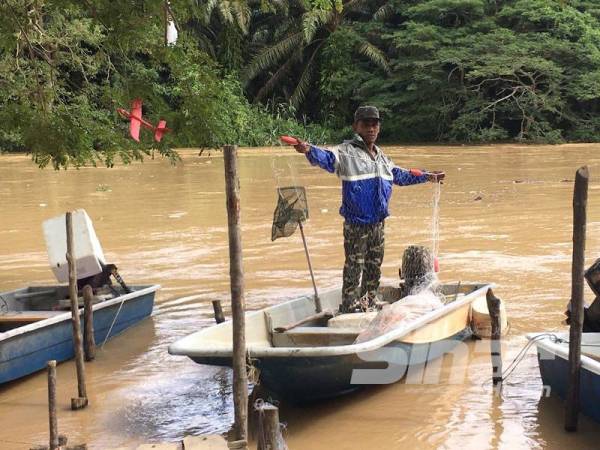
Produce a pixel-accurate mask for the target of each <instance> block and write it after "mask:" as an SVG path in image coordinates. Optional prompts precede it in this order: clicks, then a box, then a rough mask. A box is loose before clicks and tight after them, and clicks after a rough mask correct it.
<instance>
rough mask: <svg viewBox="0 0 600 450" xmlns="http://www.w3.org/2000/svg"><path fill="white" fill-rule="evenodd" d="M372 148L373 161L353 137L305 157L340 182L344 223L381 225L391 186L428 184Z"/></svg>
mask: <svg viewBox="0 0 600 450" xmlns="http://www.w3.org/2000/svg"><path fill="white" fill-rule="evenodd" d="M375 148H376V150H377V155H376V156H375V158H374V159H373V158H372V157H371V155H370V154H369V152H368V151H367V149H366V145H365V143H364V141H363V140H362V139H361V138H360V136H356V137H355V138H354V139H352V140H349V141H344V142H343V143H342V144H340V145H338V146H335V147H333V148H332V149H330V150H327V149H322V148H319V147H316V146H314V145H311V146H310V150H309V151H308V152H307V153H306V158H307V159H308V160H309V161H310V163H311V164H312V165H314V166H319V167H321V168H322V169H325V170H327V171H328V172H331V173H335V174H336V175H337V176H338V178H340V179H341V180H342V206H341V208H340V214H341V215H342V216H343V217H344V219H346V221H347V222H350V223H354V224H360V225H368V224H373V223H377V222H381V221H382V220H383V219H385V218H386V217H387V216H388V215H389V212H388V203H389V201H390V197H391V195H392V184H398V185H400V186H408V185H411V184H418V183H424V182H426V181H427V175H420V176H416V175H412V174H411V173H410V172H409V171H408V170H406V169H402V168H400V167H397V166H396V165H394V163H393V162H392V160H391V159H390V158H388V157H387V156H386V155H384V154H383V152H382V151H381V149H380V148H379V147H377V146H376V147H375Z"/></svg>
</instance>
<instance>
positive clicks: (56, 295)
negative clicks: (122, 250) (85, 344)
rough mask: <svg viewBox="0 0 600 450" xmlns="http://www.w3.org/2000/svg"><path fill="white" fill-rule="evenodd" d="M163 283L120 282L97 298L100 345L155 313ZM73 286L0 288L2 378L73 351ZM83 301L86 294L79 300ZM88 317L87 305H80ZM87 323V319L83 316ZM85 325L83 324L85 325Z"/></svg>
mask: <svg viewBox="0 0 600 450" xmlns="http://www.w3.org/2000/svg"><path fill="white" fill-rule="evenodd" d="M159 288H160V286H159V285H146V286H130V289H131V291H132V292H130V293H125V291H124V290H123V289H122V288H121V287H116V288H114V289H115V290H116V294H114V293H113V294H107V295H105V296H102V295H96V296H95V298H94V304H93V311H94V337H95V340H96V343H97V344H98V345H100V344H101V343H103V342H104V341H105V339H107V336H108V338H111V337H113V336H115V335H117V334H119V333H121V332H122V331H123V330H125V329H127V328H129V327H130V326H132V325H135V324H136V323H138V322H139V321H140V320H142V319H144V318H146V317H148V316H150V314H151V313H152V308H153V305H154V295H155V292H156V291H157V290H158V289H159ZM68 291H69V287H68V286H64V285H60V286H38V287H26V288H22V289H17V290H14V291H10V292H2V293H0V384H2V383H6V382H9V381H12V380H16V379H18V378H21V377H23V376H25V375H29V374H31V373H34V372H36V371H38V370H41V369H43V368H45V367H46V363H47V362H48V361H49V360H52V359H55V360H57V361H65V360H67V359H70V358H72V357H73V356H74V350H73V334H72V324H71V311H70V309H69V306H68V305H69V304H70V303H69V300H68V298H69V294H68ZM80 303H81V300H80ZM79 313H80V317H83V309H80V310H79ZM82 323H83V322H82ZM82 329H83V326H82Z"/></svg>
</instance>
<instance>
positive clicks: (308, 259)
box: [298, 221, 323, 313]
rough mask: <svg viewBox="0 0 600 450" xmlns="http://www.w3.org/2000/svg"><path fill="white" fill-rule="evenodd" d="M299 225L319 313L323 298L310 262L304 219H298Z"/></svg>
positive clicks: (316, 307) (321, 308)
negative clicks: (318, 289)
mask: <svg viewBox="0 0 600 450" xmlns="http://www.w3.org/2000/svg"><path fill="white" fill-rule="evenodd" d="M298 225H299V226H300V234H301V235H302V243H303V244H304V252H305V253H306V260H307V261H308V270H309V271H310V279H311V280H312V285H313V289H314V290H315V309H316V311H317V312H318V313H320V312H321V311H323V307H322V306H321V299H320V298H319V293H318V292H317V284H316V283H315V276H314V274H313V269H312V264H311V263H310V254H309V253H308V246H307V245H306V238H305V237H304V226H302V221H298Z"/></svg>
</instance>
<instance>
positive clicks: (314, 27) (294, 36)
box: [243, 0, 389, 108]
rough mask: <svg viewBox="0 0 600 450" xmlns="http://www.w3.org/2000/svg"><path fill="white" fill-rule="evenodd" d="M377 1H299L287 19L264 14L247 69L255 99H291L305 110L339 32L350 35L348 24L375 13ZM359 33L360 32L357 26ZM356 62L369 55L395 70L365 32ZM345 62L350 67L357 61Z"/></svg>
mask: <svg viewBox="0 0 600 450" xmlns="http://www.w3.org/2000/svg"><path fill="white" fill-rule="evenodd" d="M375 3H377V2H367V1H361V0H343V1H342V0H316V1H313V2H311V3H308V2H304V1H298V2H295V3H294V5H290V8H289V13H288V15H287V16H285V17H281V16H271V17H267V18H263V20H261V21H260V22H259V23H258V24H257V25H256V26H254V27H253V28H252V29H251V33H252V36H253V42H254V44H255V47H256V48H257V50H256V55H255V56H254V57H253V58H252V59H251V60H250V62H249V64H248V65H247V66H246V68H245V71H244V73H243V76H244V80H245V81H246V83H247V86H248V89H249V91H250V92H251V95H252V96H254V98H255V100H258V101H264V100H265V99H267V98H269V97H270V98H271V99H273V101H274V102H275V103H277V102H288V101H289V102H290V104H291V105H292V107H293V108H299V107H300V106H301V105H302V104H303V102H304V101H305V100H306V99H307V97H309V95H310V92H316V91H317V90H316V89H315V88H316V86H317V83H318V81H319V79H321V80H323V78H324V76H323V74H321V76H319V74H320V72H321V68H322V66H323V60H324V59H325V56H323V54H324V53H327V49H328V47H329V48H330V49H331V48H332V45H333V46H335V44H333V42H334V41H336V34H338V33H342V34H343V35H344V36H347V31H348V27H352V25H353V24H355V23H356V22H360V21H366V20H368V19H370V17H371V16H372V9H373V6H374V4H375ZM353 31H357V29H356V28H353ZM352 42H353V45H352V58H353V60H352V62H355V61H356V59H357V57H359V58H366V59H367V60H368V61H369V62H370V63H371V64H373V65H374V66H375V67H379V68H381V69H382V70H383V71H387V70H389V66H388V63H387V59H386V57H385V55H384V53H383V52H382V51H381V50H380V49H379V48H377V47H376V46H375V45H373V44H372V43H371V42H370V41H369V39H368V38H367V37H366V36H365V35H361V34H359V33H357V34H356V35H354V36H353V39H352ZM352 62H351V61H345V65H350V64H352Z"/></svg>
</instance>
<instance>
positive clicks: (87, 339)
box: [83, 284, 96, 361]
mask: <svg viewBox="0 0 600 450" xmlns="http://www.w3.org/2000/svg"><path fill="white" fill-rule="evenodd" d="M93 302H94V291H93V290H92V287H91V286H90V285H89V284H86V285H85V286H84V287H83V337H84V339H83V350H84V353H85V360H86V361H93V360H94V359H96V341H95V340H94V305H93Z"/></svg>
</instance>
